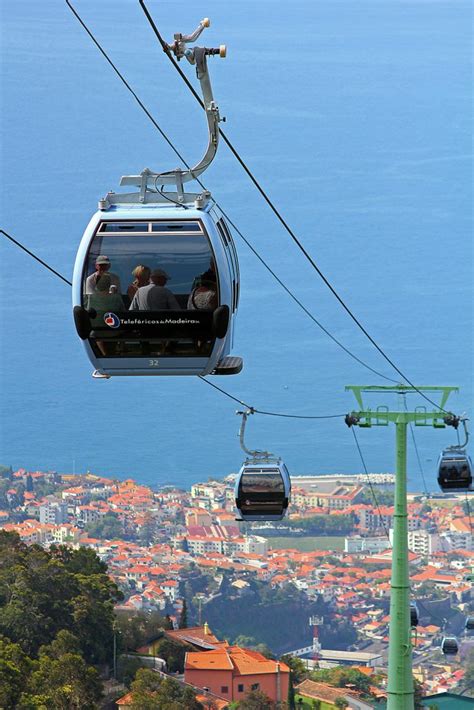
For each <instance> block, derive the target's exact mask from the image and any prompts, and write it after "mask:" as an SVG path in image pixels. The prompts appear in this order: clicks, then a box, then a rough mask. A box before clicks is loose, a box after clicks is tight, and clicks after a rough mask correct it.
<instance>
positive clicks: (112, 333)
mask: <svg viewBox="0 0 474 710" xmlns="http://www.w3.org/2000/svg"><path fill="white" fill-rule="evenodd" d="M207 26H209V21H208V20H207V19H206V20H203V21H202V22H201V23H200V24H199V26H198V28H197V29H196V30H195V32H194V33H192V34H191V35H188V36H186V35H176V37H177V38H178V39H176V40H175V42H174V44H173V45H170V49H171V50H172V51H173V52H174V54H175V56H176V57H177V58H178V59H180V58H182V57H186V58H187V59H188V61H189V62H190V63H191V64H195V65H196V70H197V76H198V78H199V80H200V82H201V88H202V93H203V99H204V106H205V109H206V116H207V121H208V128H209V140H208V146H207V150H206V153H205V155H204V156H203V158H202V159H201V161H200V162H199V163H198V164H197V165H196V166H195V167H194V168H189V169H187V170H180V169H176V170H173V171H169V172H165V173H154V172H152V171H150V170H148V169H145V170H143V171H142V172H141V173H140V174H139V175H131V176H125V177H122V180H121V183H120V184H121V185H123V186H135V187H138V188H139V191H138V192H130V193H113V192H111V193H109V194H108V195H107V196H106V197H105V198H103V199H102V200H100V201H99V210H98V211H97V212H96V214H95V215H94V216H93V217H92V219H91V221H90V222H89V225H88V226H87V228H86V231H85V233H84V236H83V238H82V241H81V244H80V247H79V251H78V254H77V258H76V263H75V267H74V276H73V311H74V321H75V325H76V330H77V332H78V335H79V337H80V338H81V339H82V340H83V341H84V344H85V349H86V353H87V355H88V357H89V359H90V361H91V363H92V365H93V366H94V368H95V372H94V376H96V377H110V376H113V375H207V374H211V373H212V374H219V375H224V374H237V373H238V372H240V370H241V369H242V359H241V358H239V357H232V356H231V355H230V350H231V345H232V339H233V328H234V319H235V315H236V311H237V305H238V300H239V266H238V260H237V252H236V249H235V246H234V242H233V239H232V236H231V233H230V231H229V228H228V226H227V224H226V222H225V220H224V218H223V216H222V215H221V214H220V212H219V211H218V210H217V208H216V207H215V205H214V202H213V200H212V198H211V195H210V193H209V192H207V191H203V192H201V193H189V192H185V191H184V187H183V185H184V183H186V182H188V181H190V180H193V179H196V178H198V177H199V175H201V174H202V172H203V171H204V170H205V169H206V168H207V167H208V166H209V165H210V163H211V162H212V160H213V158H214V156H215V154H216V151H217V145H218V139H219V127H218V124H219V121H220V120H221V119H220V117H219V111H218V108H217V107H216V105H215V103H214V100H213V95H212V90H211V85H210V80H209V75H208V70H207V60H206V56H207V55H213V54H220V56H225V47H221V48H219V49H205V48H202V47H194V48H193V49H187V48H186V44H187V43H188V42H191V41H194V40H195V39H196V38H197V37H198V36H199V35H200V34H201V32H202V30H203V29H204V27H207ZM165 185H174V186H175V191H171V192H167V191H166V192H165V191H164V188H165Z"/></svg>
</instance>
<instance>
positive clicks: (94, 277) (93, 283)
mask: <svg viewBox="0 0 474 710" xmlns="http://www.w3.org/2000/svg"><path fill="white" fill-rule="evenodd" d="M104 274H107V275H108V276H110V281H111V285H112V286H115V287H116V293H122V289H121V286H120V278H119V277H118V276H117V274H113V273H112V272H111V271H110V259H109V257H108V256H105V254H100V255H99V256H98V257H97V259H96V260H95V271H94V273H93V274H91V275H90V276H88V277H87V279H86V289H85V293H86V296H90V295H91V294H92V293H95V292H96V291H97V281H98V280H99V278H100V277H101V276H103V275H104ZM114 291H115V289H114Z"/></svg>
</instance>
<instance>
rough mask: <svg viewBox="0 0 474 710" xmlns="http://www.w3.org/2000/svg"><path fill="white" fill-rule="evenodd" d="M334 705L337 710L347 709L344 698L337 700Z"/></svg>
mask: <svg viewBox="0 0 474 710" xmlns="http://www.w3.org/2000/svg"><path fill="white" fill-rule="evenodd" d="M334 705H335V706H336V707H337V708H340V710H344V708H347V702H346V701H345V700H344V698H342V697H341V698H336V702H335V703H334Z"/></svg>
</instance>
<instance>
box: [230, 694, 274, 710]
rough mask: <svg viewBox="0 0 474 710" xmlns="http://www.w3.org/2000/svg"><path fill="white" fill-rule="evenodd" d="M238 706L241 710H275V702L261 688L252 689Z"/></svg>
mask: <svg viewBox="0 0 474 710" xmlns="http://www.w3.org/2000/svg"><path fill="white" fill-rule="evenodd" d="M238 707H239V710H273V707H274V704H273V702H272V701H271V700H270V698H269V697H268V695H265V693H262V691H261V690H251V691H250V692H249V693H247V695H246V696H245V698H244V699H243V700H241V701H240V703H239V705H238Z"/></svg>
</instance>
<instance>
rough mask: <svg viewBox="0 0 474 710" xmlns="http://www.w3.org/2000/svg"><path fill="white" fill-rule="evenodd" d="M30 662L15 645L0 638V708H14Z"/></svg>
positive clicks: (28, 670) (22, 687)
mask: <svg viewBox="0 0 474 710" xmlns="http://www.w3.org/2000/svg"><path fill="white" fill-rule="evenodd" d="M30 667H31V661H30V659H29V658H28V656H27V655H26V654H25V653H24V652H23V651H22V649H21V647H20V646H19V645H18V644H16V643H11V641H10V639H7V638H5V637H0V708H5V710H10V708H16V707H17V702H18V700H19V698H20V695H21V693H22V692H23V690H24V688H25V682H26V678H27V676H28V674H29V672H30Z"/></svg>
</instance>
